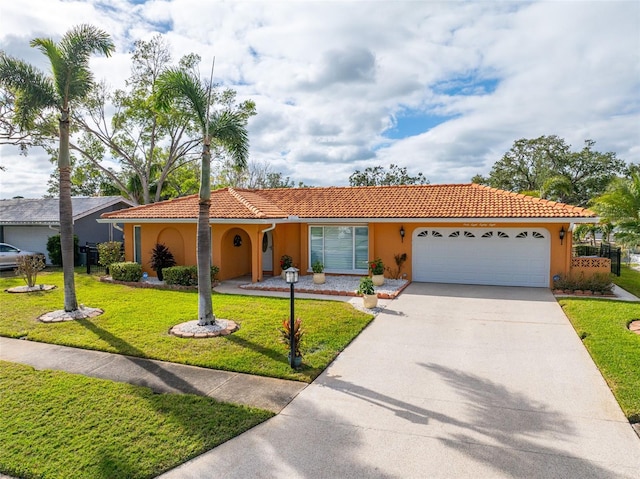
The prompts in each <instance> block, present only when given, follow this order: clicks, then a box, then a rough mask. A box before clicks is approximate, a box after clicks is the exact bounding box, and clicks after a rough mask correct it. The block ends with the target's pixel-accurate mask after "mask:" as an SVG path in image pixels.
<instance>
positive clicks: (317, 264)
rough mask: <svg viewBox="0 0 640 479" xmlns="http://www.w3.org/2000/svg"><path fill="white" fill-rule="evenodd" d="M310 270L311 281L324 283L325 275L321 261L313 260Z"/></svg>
mask: <svg viewBox="0 0 640 479" xmlns="http://www.w3.org/2000/svg"><path fill="white" fill-rule="evenodd" d="M311 270H312V271H313V282H314V283H315V284H324V282H325V279H326V278H325V276H324V265H323V264H322V261H320V260H319V259H318V260H316V261H314V262H313V264H312V265H311Z"/></svg>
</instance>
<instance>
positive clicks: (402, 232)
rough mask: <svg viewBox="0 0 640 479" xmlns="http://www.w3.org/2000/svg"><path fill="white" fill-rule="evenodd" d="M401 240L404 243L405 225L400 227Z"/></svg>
mask: <svg viewBox="0 0 640 479" xmlns="http://www.w3.org/2000/svg"><path fill="white" fill-rule="evenodd" d="M400 239H401V241H402V242H403V243H404V225H402V226H400Z"/></svg>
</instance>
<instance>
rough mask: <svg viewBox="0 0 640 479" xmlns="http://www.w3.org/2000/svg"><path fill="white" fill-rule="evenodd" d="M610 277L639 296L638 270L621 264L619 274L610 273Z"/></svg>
mask: <svg viewBox="0 0 640 479" xmlns="http://www.w3.org/2000/svg"><path fill="white" fill-rule="evenodd" d="M612 278H613V282H614V283H615V284H617V285H618V286H620V287H621V288H622V289H624V290H625V291H628V292H629V293H631V294H633V295H634V296H637V297H638V298H640V271H638V270H636V269H633V268H630V267H629V266H625V265H622V267H621V268H620V276H614V275H612Z"/></svg>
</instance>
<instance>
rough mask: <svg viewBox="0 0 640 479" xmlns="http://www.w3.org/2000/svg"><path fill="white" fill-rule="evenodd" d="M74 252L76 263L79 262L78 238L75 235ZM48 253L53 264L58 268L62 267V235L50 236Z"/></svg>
mask: <svg viewBox="0 0 640 479" xmlns="http://www.w3.org/2000/svg"><path fill="white" fill-rule="evenodd" d="M73 251H74V261H75V262H76V263H77V262H78V237H77V236H76V235H73ZM47 253H49V259H50V260H51V264H54V265H56V266H61V265H62V246H61V245H60V235H54V236H49V239H47Z"/></svg>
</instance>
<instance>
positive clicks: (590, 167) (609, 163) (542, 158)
mask: <svg viewBox="0 0 640 479" xmlns="http://www.w3.org/2000/svg"><path fill="white" fill-rule="evenodd" d="M594 145H595V142H594V141H592V140H585V145H584V147H583V148H582V150H580V151H575V152H572V151H571V149H570V145H567V144H566V142H565V141H564V140H563V139H562V138H559V137H557V136H555V135H551V136H541V137H539V138H535V139H525V138H522V139H520V140H516V141H515V142H514V144H513V146H512V147H511V149H510V150H509V151H508V152H507V153H505V154H504V156H503V157H502V159H500V160H499V161H497V162H496V163H495V164H494V165H493V168H492V169H491V172H490V173H489V176H488V177H486V178H485V177H482V176H481V175H476V176H474V177H473V178H472V180H471V181H472V182H474V183H480V184H485V185H489V186H491V187H494V188H500V189H503V190H509V191H515V192H518V193H524V192H534V191H537V192H539V196H540V197H541V198H545V199H550V200H554V201H560V202H562V203H570V204H575V205H579V206H586V205H587V203H588V202H589V200H590V199H591V198H593V197H594V196H597V195H599V194H602V193H603V192H604V191H605V189H606V187H607V185H608V184H609V182H610V181H611V180H612V179H613V178H615V177H616V175H618V174H621V173H622V172H623V171H624V168H625V163H624V161H622V160H620V159H619V158H617V157H616V154H615V153H613V152H608V153H600V152H597V151H594V150H593V146H594Z"/></svg>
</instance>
